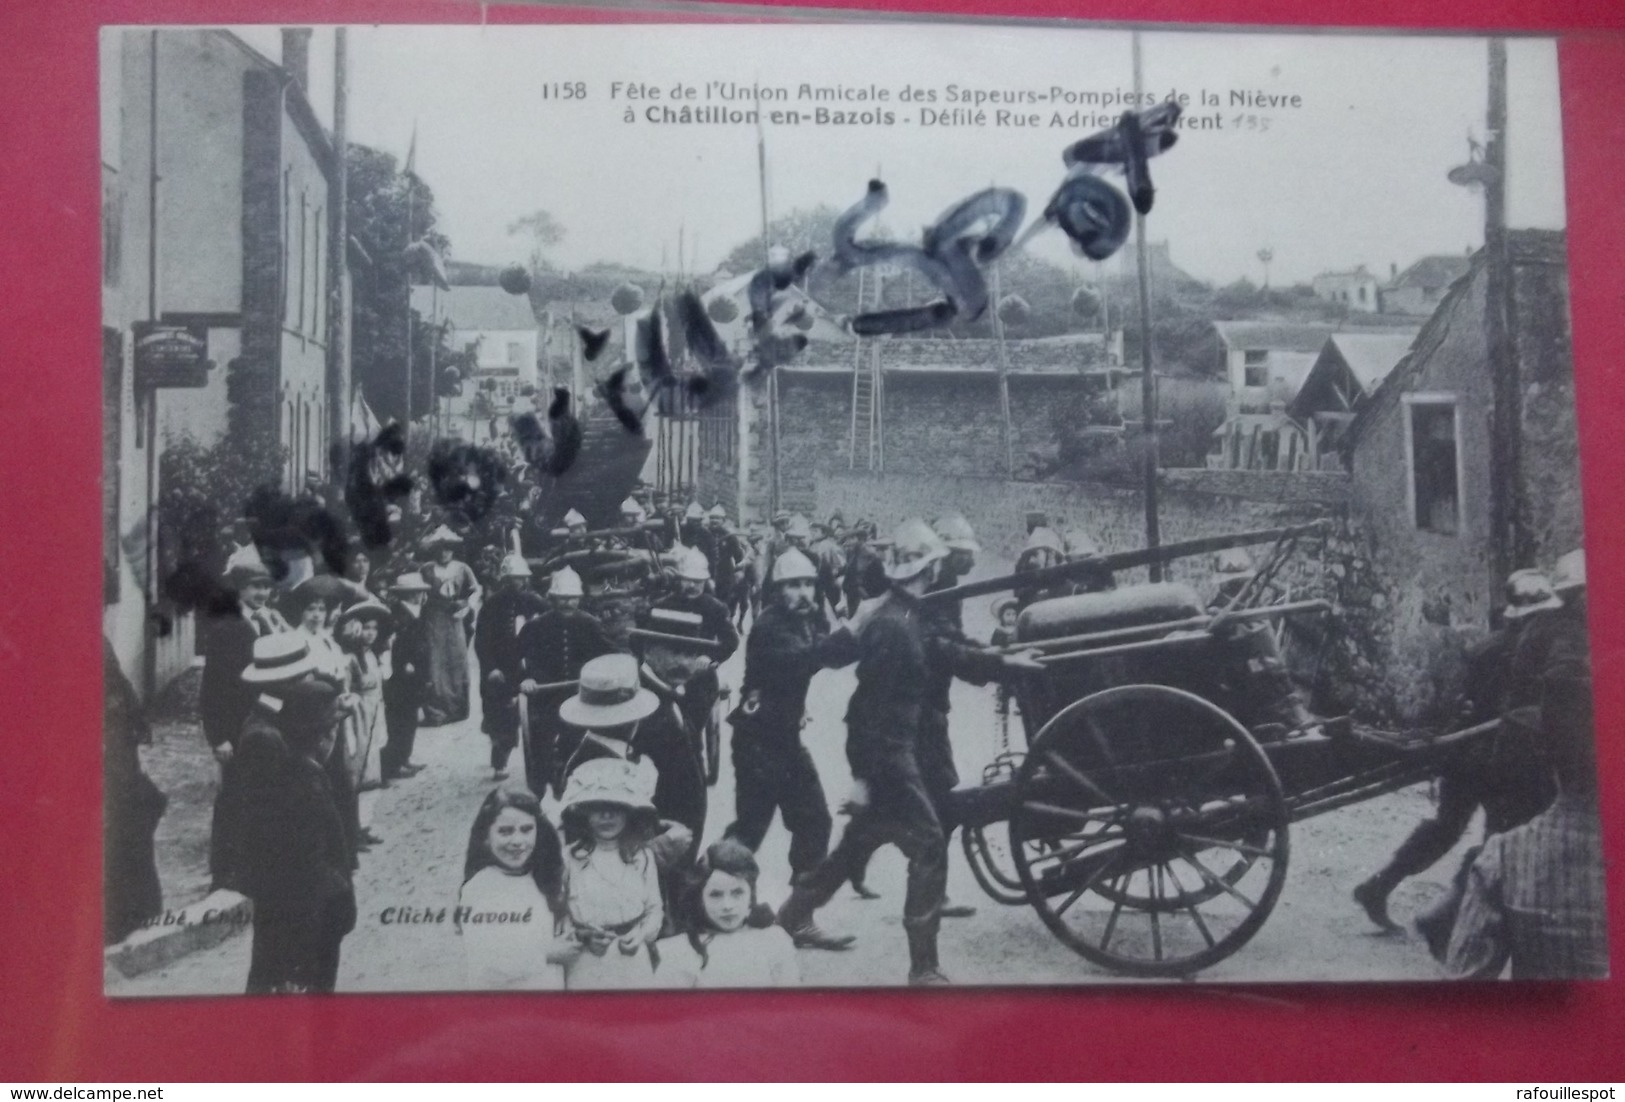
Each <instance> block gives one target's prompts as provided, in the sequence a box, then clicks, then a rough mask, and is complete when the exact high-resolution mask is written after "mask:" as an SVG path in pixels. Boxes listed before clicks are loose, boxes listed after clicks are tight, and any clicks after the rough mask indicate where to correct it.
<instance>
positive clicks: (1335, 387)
mask: <svg viewBox="0 0 1625 1102" xmlns="http://www.w3.org/2000/svg"><path fill="white" fill-rule="evenodd" d="M1416 334H1417V330H1415V329H1405V330H1399V331H1396V332H1391V333H1364V332H1359V331H1354V332H1343V333H1333V334H1332V335H1331V336H1330V337H1328V338H1327V339H1326V343H1325V344H1324V345H1322V346H1321V349H1320V354H1319V355H1318V356H1316V357H1315V361H1314V365H1313V366H1312V367H1310V369H1309V374H1308V376H1307V377H1306V378H1305V379H1304V382H1303V386H1302V387H1300V388H1299V390H1298V393H1297V395H1296V396H1295V397H1294V398H1293V399H1292V401H1291V402H1290V403H1289V404H1288V405H1287V410H1286V411H1287V413H1288V414H1289V415H1290V416H1291V417H1292V418H1293V419H1294V420H1295V421H1297V422H1298V423H1299V424H1301V425H1303V426H1304V427H1305V428H1306V429H1307V430H1308V433H1309V465H1310V467H1312V468H1314V469H1316V470H1342V469H1343V457H1342V454H1341V451H1340V448H1339V443H1340V441H1341V440H1342V437H1343V433H1344V432H1345V431H1346V430H1347V428H1348V426H1349V424H1350V422H1352V421H1353V420H1354V416H1355V414H1356V413H1358V412H1359V411H1360V409H1361V408H1363V407H1364V405H1365V402H1366V400H1367V399H1368V398H1370V397H1371V395H1372V393H1373V392H1374V391H1375V390H1376V389H1377V387H1378V386H1380V385H1381V384H1382V381H1383V380H1384V379H1386V378H1387V377H1388V373H1389V372H1391V371H1393V369H1394V367H1395V365H1397V364H1398V363H1399V362H1400V360H1402V359H1404V358H1405V354H1406V353H1407V352H1409V351H1410V349H1411V342H1412V341H1414V340H1415V339H1416Z"/></svg>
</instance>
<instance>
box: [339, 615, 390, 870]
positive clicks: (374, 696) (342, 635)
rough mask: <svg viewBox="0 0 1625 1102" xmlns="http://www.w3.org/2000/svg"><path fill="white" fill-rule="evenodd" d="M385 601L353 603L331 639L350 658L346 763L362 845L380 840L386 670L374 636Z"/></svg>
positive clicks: (382, 619)
mask: <svg viewBox="0 0 1625 1102" xmlns="http://www.w3.org/2000/svg"><path fill="white" fill-rule="evenodd" d="M389 615H390V613H389V606H388V605H385V604H384V603H383V602H381V601H376V600H367V601H362V602H361V603H360V604H356V605H351V606H350V607H349V608H347V609H345V610H344V611H343V612H342V613H340V614H339V618H338V622H337V623H336V624H335V625H334V627H333V635H334V638H335V639H337V641H338V644H339V648H340V649H341V650H343V651H344V653H345V655H346V656H347V657H348V660H349V676H348V685H347V688H348V691H349V693H350V694H351V695H352V696H353V697H354V698H355V699H356V707H355V713H354V714H355V745H354V746H351V747H348V748H347V750H348V753H347V761H346V765H347V767H348V769H349V774H350V785H351V787H352V789H353V790H354V791H355V792H356V793H358V800H359V814H358V818H359V821H360V826H361V833H360V835H359V837H358V841H359V844H360V846H361V847H362V848H363V849H365V848H367V847H369V846H375V845H377V844H378V843H379V842H380V841H382V839H380V838H379V837H378V836H377V835H376V834H374V833H373V832H372V828H371V825H370V824H371V822H372V810H373V804H374V803H375V802H376V799H377V797H376V796H375V795H374V793H373V791H372V789H375V788H377V787H378V781H379V767H378V760H377V759H378V752H379V751H380V750H382V749H383V745H384V740H383V738H382V737H381V736H382V734H383V727H384V678H385V676H386V671H385V670H384V666H383V662H382V661H381V660H380V659H379V657H378V636H379V632H380V630H381V627H382V625H383V624H384V622H385V621H387V620H388V619H389Z"/></svg>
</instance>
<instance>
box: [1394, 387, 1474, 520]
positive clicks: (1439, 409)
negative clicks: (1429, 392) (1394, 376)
mask: <svg viewBox="0 0 1625 1102" xmlns="http://www.w3.org/2000/svg"><path fill="white" fill-rule="evenodd" d="M1405 414H1406V421H1407V432H1408V436H1407V440H1406V443H1407V448H1406V451H1407V458H1408V459H1409V460H1410V468H1411V484H1410V489H1411V498H1412V502H1413V505H1414V510H1415V511H1414V518H1415V521H1416V527H1417V528H1418V529H1419V530H1421V531H1423V532H1435V533H1438V534H1439V535H1442V536H1453V535H1455V534H1456V533H1457V532H1459V531H1460V530H1461V488H1460V484H1459V475H1458V473H1457V472H1458V461H1459V453H1458V451H1457V439H1456V436H1457V434H1456V401H1455V399H1454V398H1451V397H1417V398H1414V399H1407V401H1406V404H1405Z"/></svg>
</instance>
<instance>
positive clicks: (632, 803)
mask: <svg viewBox="0 0 1625 1102" xmlns="http://www.w3.org/2000/svg"><path fill="white" fill-rule="evenodd" d="M653 780H654V771H653V770H647V769H638V768H637V767H636V765H635V764H634V763H632V762H629V761H626V760H623V759H620V758H597V759H594V760H592V761H585V762H582V763H581V764H580V765H578V766H576V768H575V770H574V771H573V772H571V774H570V777H569V780H568V781H567V782H566V783H565V787H564V799H563V801H562V802H563V811H562V813H561V814H562V819H563V824H564V835H565V839H566V842H567V843H568V846H567V849H566V851H565V855H564V885H565V888H564V899H565V912H566V916H567V920H568V924H569V930H570V932H571V934H572V935H573V937H574V938H575V940H576V942H577V943H578V944H579V945H580V946H581V950H582V951H581V952H580V954H579V955H578V956H577V957H576V958H575V960H574V961H572V962H571V963H570V964H569V965H567V966H566V969H565V986H566V987H567V988H569V989H571V990H603V989H606V988H646V987H650V986H652V985H653V983H654V965H653V961H652V958H651V955H650V952H649V949H650V946H651V945H652V944H653V943H654V940H655V939H656V938H657V937H659V936H660V927H661V924H662V923H663V922H664V921H665V906H664V904H663V903H662V901H661V897H660V879H659V876H658V874H657V869H656V864H655V858H654V855H653V853H652V852H651V851H650V849H649V845H648V843H649V841H650V839H652V838H654V837H655V836H656V834H658V833H659V831H660V819H659V817H658V816H657V815H656V814H655V809H654V802H653V800H654V786H653Z"/></svg>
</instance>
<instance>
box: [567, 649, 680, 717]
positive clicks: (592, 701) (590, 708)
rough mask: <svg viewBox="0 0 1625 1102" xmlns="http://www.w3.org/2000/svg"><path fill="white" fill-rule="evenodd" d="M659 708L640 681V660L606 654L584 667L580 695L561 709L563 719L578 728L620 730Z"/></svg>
mask: <svg viewBox="0 0 1625 1102" xmlns="http://www.w3.org/2000/svg"><path fill="white" fill-rule="evenodd" d="M658 707H660V700H659V698H657V697H656V696H655V694H654V693H652V692H650V691H649V690H648V689H645V688H644V687H643V685H642V684H641V683H640V682H639V680H638V660H637V659H636V658H633V657H632V656H631V655H630V654H606V655H604V656H603V657H601V658H594V659H593V660H592V661H590V662H588V663H587V664H586V665H584V666H582V667H581V681H580V685H579V687H578V688H577V690H576V695H574V696H572V697H571V698H570V699H569V700H566V701H565V702H564V703H563V704H561V705H559V718H560V719H562V720H564V722H566V723H568V724H570V725H572V726H574V727H619V726H621V725H622V724H625V723H635V722H637V721H638V720H640V719H643V718H645V717H646V716H649V715H651V714H652V713H653V712H654V710H655V709H656V708H658Z"/></svg>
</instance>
